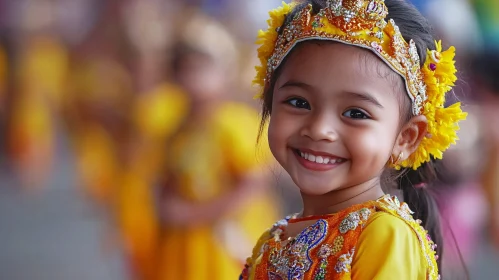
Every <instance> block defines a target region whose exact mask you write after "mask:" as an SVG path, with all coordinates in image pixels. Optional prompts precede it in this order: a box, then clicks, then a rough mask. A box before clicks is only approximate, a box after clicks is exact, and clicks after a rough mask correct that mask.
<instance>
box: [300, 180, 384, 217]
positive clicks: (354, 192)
mask: <svg viewBox="0 0 499 280" xmlns="http://www.w3.org/2000/svg"><path fill="white" fill-rule="evenodd" d="M383 195H384V192H383V190H382V189H381V184H380V183H379V178H375V179H372V180H370V181H367V182H365V183H362V184H360V185H355V186H351V187H348V188H343V189H339V190H334V191H331V192H329V193H326V194H323V195H307V194H305V193H301V196H302V200H303V217H307V216H315V215H325V214H331V213H336V212H338V211H341V210H343V209H345V208H347V207H350V206H352V205H355V204H360V203H363V202H366V201H369V200H376V199H378V198H380V197H381V196H383Z"/></svg>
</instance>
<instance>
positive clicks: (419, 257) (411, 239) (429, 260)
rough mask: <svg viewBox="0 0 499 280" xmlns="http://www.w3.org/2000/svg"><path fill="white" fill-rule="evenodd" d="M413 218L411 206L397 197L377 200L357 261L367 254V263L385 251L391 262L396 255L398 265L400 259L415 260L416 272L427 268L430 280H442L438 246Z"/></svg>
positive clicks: (359, 244) (359, 243)
mask: <svg viewBox="0 0 499 280" xmlns="http://www.w3.org/2000/svg"><path fill="white" fill-rule="evenodd" d="M413 214H414V212H412V211H411V209H410V208H409V206H408V205H407V204H406V203H404V202H400V201H399V200H398V198H397V197H396V196H390V195H385V196H383V197H382V198H380V199H378V200H376V202H375V211H374V213H373V214H372V215H371V216H370V217H369V219H368V221H367V222H366V223H365V226H364V228H363V230H362V232H361V234H360V235H359V238H358V240H357V246H356V247H357V249H358V250H357V255H356V258H358V259H360V258H362V255H363V254H365V255H366V256H365V259H372V258H371V257H369V256H367V255H369V252H371V253H372V254H377V252H379V250H383V251H384V252H385V257H387V258H388V257H389V256H388V255H389V254H393V256H392V258H393V260H395V261H396V258H399V259H408V258H409V257H411V258H412V262H413V263H412V267H413V268H414V269H416V270H418V269H421V268H424V271H423V272H424V273H426V274H427V275H428V279H438V277H439V274H438V266H437V262H436V260H437V258H438V256H437V255H436V253H435V249H436V246H437V245H436V244H435V243H434V242H433V241H432V240H431V238H430V235H429V234H428V232H427V231H426V230H425V229H424V228H423V226H422V225H421V223H422V222H421V221H420V220H418V219H414V218H413V216H412V215H413ZM408 256H409V257H408ZM414 261H416V262H420V265H418V266H415V265H414ZM406 267H411V266H410V265H409V266H406ZM391 271H392V272H393V270H391ZM412 273H413V274H416V273H418V272H417V271H414V272H412ZM420 273H421V272H420Z"/></svg>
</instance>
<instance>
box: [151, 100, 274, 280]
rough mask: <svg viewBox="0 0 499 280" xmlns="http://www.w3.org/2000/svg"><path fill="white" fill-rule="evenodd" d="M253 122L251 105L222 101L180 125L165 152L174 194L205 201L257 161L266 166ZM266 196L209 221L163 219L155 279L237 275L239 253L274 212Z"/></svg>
mask: <svg viewBox="0 0 499 280" xmlns="http://www.w3.org/2000/svg"><path fill="white" fill-rule="evenodd" d="M258 125H259V119H258V114H257V112H256V111H254V110H252V109H250V108H249V107H247V106H245V105H241V104H236V103H226V104H223V105H220V106H219V107H218V109H217V110H216V112H215V113H213V114H212V115H211V116H207V118H206V119H205V122H204V123H202V124H201V123H196V124H191V125H188V126H186V127H184V128H183V129H182V131H181V132H180V133H178V134H177V135H176V136H175V137H174V139H172V141H171V142H170V143H171V145H170V146H169V151H170V152H169V153H168V154H167V157H168V161H169V164H168V166H169V169H170V170H169V171H170V172H173V173H174V174H175V176H176V177H177V179H178V185H177V189H176V190H177V192H178V194H179V195H180V196H181V197H182V198H183V199H185V200H187V201H190V202H192V203H196V202H197V203H202V202H207V201H210V200H212V199H214V198H216V197H219V196H221V195H223V194H224V193H226V192H228V191H230V190H231V189H232V188H234V181H235V179H236V178H237V177H238V176H242V175H244V174H245V173H246V172H248V171H249V170H254V169H255V168H258V166H261V168H266V167H268V165H265V163H267V162H268V159H269V155H270V154H269V152H268V150H266V149H264V148H260V149H259V148H257V147H256V146H257V145H256V136H257V132H258ZM262 144H263V145H262V147H268V146H264V143H262ZM272 201H275V200H273V199H272V198H271V197H270V196H268V195H265V194H262V196H261V197H256V196H255V198H254V199H253V200H252V201H251V202H249V203H247V204H246V206H241V207H239V209H234V210H233V211H231V213H230V214H229V215H227V216H226V217H224V218H222V219H221V220H219V221H218V222H215V223H213V224H206V225H200V226H194V227H180V226H178V227H176V226H169V225H165V226H164V228H163V232H162V245H161V250H162V251H161V265H160V269H161V276H160V277H161V278H160V279H162V280H167V279H172V280H199V279H219V280H224V279H237V277H238V276H239V274H240V267H241V266H242V264H243V263H244V257H245V255H246V254H249V253H250V251H251V247H252V244H254V242H256V240H257V239H258V237H259V236H260V233H261V232H262V231H263V230H264V229H265V228H264V225H265V223H266V222H270V221H271V220H272V218H273V217H275V216H276V214H277V211H276V209H278V206H277V205H275V203H274V204H273V203H272ZM244 248H248V250H244ZM237 249H242V250H241V251H243V253H241V252H238V251H237Z"/></svg>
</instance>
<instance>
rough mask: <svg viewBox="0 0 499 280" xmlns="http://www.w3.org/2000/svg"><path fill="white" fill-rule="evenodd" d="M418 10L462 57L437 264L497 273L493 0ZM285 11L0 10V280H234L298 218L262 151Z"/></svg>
mask: <svg viewBox="0 0 499 280" xmlns="http://www.w3.org/2000/svg"><path fill="white" fill-rule="evenodd" d="M412 2H413V3H414V4H415V5H416V6H417V7H418V8H419V9H420V11H422V12H423V13H424V14H425V15H426V16H427V17H428V18H429V19H430V21H432V22H433V23H434V26H435V32H436V33H437V34H438V36H437V37H438V38H442V39H443V42H444V47H445V46H446V45H447V46H449V45H455V46H456V47H457V53H458V57H457V60H458V67H459V69H460V71H461V72H460V80H459V84H458V85H457V87H456V89H455V96H456V99H459V100H461V101H463V102H465V103H466V106H465V109H466V111H468V112H469V114H470V116H469V118H468V120H467V121H466V122H465V123H464V124H463V126H462V129H461V131H460V138H461V140H460V142H459V145H458V146H456V147H455V148H452V149H451V150H449V152H448V153H447V155H446V156H445V157H444V161H443V162H442V164H441V165H442V166H443V169H442V170H443V173H442V174H443V175H442V178H441V183H439V184H438V185H437V186H435V187H434V191H435V193H436V195H437V196H438V200H439V204H440V205H439V206H440V208H441V210H442V215H443V218H444V219H443V227H444V236H445V242H446V244H444V246H445V250H446V258H445V259H446V261H445V262H446V263H445V265H446V267H447V268H448V269H449V271H459V273H457V274H460V276H461V278H456V279H464V278H462V277H463V275H464V271H465V270H466V269H467V270H469V273H470V275H471V279H497V275H499V266H498V265H497V264H499V215H498V214H499V125H498V124H497V121H498V120H499V82H498V81H499V80H498V79H497V77H499V1H497V0H412ZM279 4H280V1H276V0H251V1H242V0H185V1H180V0H0V279H2V280H3V279H6V280H28V279H29V280H31V279H37V280H38V279H40V280H44V279H51V280H56V279H57V280H58V279H72V280H79V279H96V280H101V279H102V280H108V279H109V280H114V279H130V280H134V279H140V280H142V279H147V280H148V279H161V280H163V279H236V277H238V275H239V272H240V271H241V268H242V266H243V264H244V261H245V258H246V257H247V256H248V255H249V254H250V253H251V248H252V246H253V244H254V242H255V240H256V239H257V238H258V236H259V235H260V234H261V233H262V232H263V231H264V230H265V229H267V228H268V227H269V226H271V225H272V223H273V222H275V221H276V220H277V219H279V218H280V217H281V216H282V215H284V214H285V213H286V214H287V213H291V212H296V211H299V210H300V207H301V206H300V199H299V197H298V195H297V192H296V189H295V188H294V186H293V184H292V183H291V182H290V180H289V179H288V178H287V177H286V176H285V175H284V174H283V172H282V171H281V170H280V169H279V168H278V167H277V166H276V164H275V163H274V162H273V161H272V156H271V155H270V154H269V151H268V148H267V147H266V143H265V141H266V139H265V138H266V137H265V135H264V136H263V137H262V138H261V139H260V141H259V143H258V144H256V143H257V142H256V139H257V136H258V131H259V119H258V109H259V108H258V103H257V102H256V101H254V100H253V99H252V97H253V95H254V94H256V90H257V89H255V88H253V87H252V86H251V80H252V79H253V75H254V71H253V67H254V66H255V65H256V64H257V58H256V46H255V44H254V40H255V37H256V33H257V31H258V30H259V29H262V28H266V23H265V21H266V19H267V12H268V11H269V10H270V9H271V8H275V7H276V6H277V5H279ZM454 101H455V100H454ZM463 262H464V264H465V266H463ZM449 275H450V274H449ZM458 276H459V275H458ZM444 278H445V277H444ZM448 278H449V279H451V278H450V277H448ZM452 279H453V278H452Z"/></svg>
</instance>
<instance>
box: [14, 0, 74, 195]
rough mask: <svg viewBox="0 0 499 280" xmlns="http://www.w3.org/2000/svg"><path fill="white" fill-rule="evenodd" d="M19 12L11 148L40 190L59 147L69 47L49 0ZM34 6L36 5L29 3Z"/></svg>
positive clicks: (26, 180)
mask: <svg viewBox="0 0 499 280" xmlns="http://www.w3.org/2000/svg"><path fill="white" fill-rule="evenodd" d="M28 2H30V4H29V5H26V7H28V8H26V9H23V10H22V11H21V15H20V22H19V26H18V27H19V30H18V33H17V34H19V35H17V36H16V38H15V42H16V44H17V50H16V51H17V54H16V62H15V63H16V66H15V69H16V71H15V73H13V75H14V83H15V86H14V90H15V92H13V93H12V95H13V101H12V102H13V103H12V108H10V109H9V110H10V111H11V114H10V123H9V132H8V135H9V136H8V137H9V138H8V140H7V141H8V144H7V145H8V147H9V148H8V149H9V151H10V155H11V157H12V159H13V162H14V164H15V167H16V169H17V170H18V171H19V175H20V177H21V178H20V179H21V181H22V183H23V185H24V186H25V187H27V188H31V189H33V188H35V189H36V188H39V187H41V186H43V185H44V184H45V183H46V180H47V179H48V176H49V175H50V172H51V168H52V163H53V157H54V153H55V151H54V148H55V143H54V141H55V139H54V136H55V126H56V124H55V113H56V111H57V108H58V106H59V103H60V98H61V96H62V94H63V92H64V82H65V79H66V74H67V70H68V69H67V67H68V53H67V49H66V47H65V45H64V44H63V43H62V42H61V40H60V38H59V36H58V35H57V34H55V32H54V30H53V24H54V23H53V22H52V18H51V17H50V16H47V14H46V13H43V11H45V12H46V11H47V9H50V6H51V4H50V3H49V2H47V1H34V2H33V1H28ZM31 2H33V3H31Z"/></svg>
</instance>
